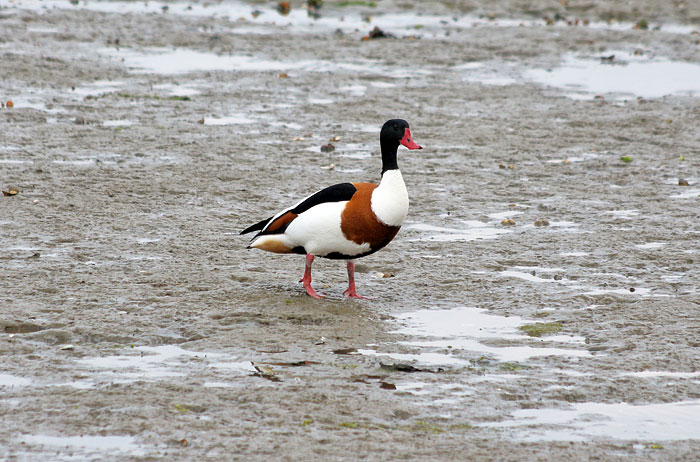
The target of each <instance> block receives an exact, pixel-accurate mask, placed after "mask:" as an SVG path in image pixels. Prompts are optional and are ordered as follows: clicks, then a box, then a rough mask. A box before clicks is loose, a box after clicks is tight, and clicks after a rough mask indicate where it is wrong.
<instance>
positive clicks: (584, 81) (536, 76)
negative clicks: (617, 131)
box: [524, 52, 700, 99]
mask: <svg viewBox="0 0 700 462" xmlns="http://www.w3.org/2000/svg"><path fill="white" fill-rule="evenodd" d="M605 55H606V56H608V57H609V56H613V55H614V56H615V59H614V60H613V61H611V62H609V61H605V60H601V58H600V57H595V58H581V57H578V56H574V55H566V56H564V59H563V62H562V64H561V65H560V66H559V67H555V68H554V69H530V70H526V71H525V72H524V76H525V77H526V78H527V79H529V80H532V81H534V82H536V83H539V84H541V85H546V86H549V87H555V88H559V89H562V90H564V91H566V95H567V96H569V97H571V98H575V99H589V98H591V96H592V95H598V94H604V95H608V94H609V95H612V96H613V97H614V98H616V99H625V98H630V97H641V98H660V97H662V96H666V95H685V96H697V95H700V65H698V64H694V63H686V62H679V61H671V60H669V59H665V58H654V57H647V56H644V55H641V56H635V55H633V54H630V53H626V52H606V53H605ZM640 76H644V77H643V78H640Z"/></svg>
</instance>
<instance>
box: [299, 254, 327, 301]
mask: <svg viewBox="0 0 700 462" xmlns="http://www.w3.org/2000/svg"><path fill="white" fill-rule="evenodd" d="M313 262H314V256H313V255H311V254H309V253H307V254H306V267H305V268H304V277H303V278H301V281H299V282H303V283H304V289H306V293H307V294H309V295H310V296H312V297H313V298H315V299H316V300H318V299H320V298H321V297H323V294H317V293H316V291H315V290H314V288H313V287H311V264H312V263H313Z"/></svg>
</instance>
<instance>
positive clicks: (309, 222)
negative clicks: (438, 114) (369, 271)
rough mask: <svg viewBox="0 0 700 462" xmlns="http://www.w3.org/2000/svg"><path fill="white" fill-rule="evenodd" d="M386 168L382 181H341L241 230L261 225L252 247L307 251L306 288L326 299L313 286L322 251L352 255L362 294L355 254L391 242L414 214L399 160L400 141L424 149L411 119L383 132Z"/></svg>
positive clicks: (352, 292) (351, 284)
mask: <svg viewBox="0 0 700 462" xmlns="http://www.w3.org/2000/svg"><path fill="white" fill-rule="evenodd" d="M379 141H380V145H381V152H382V173H381V181H380V182H379V184H378V185H377V184H373V183H339V184H336V185H333V186H329V187H327V188H325V189H322V190H320V191H318V192H316V193H314V194H311V195H310V196H308V197H306V198H304V199H302V200H301V201H299V202H298V203H296V204H295V205H293V206H291V207H289V208H286V209H284V210H282V211H280V212H278V213H277V214H275V215H273V216H271V217H270V218H266V219H264V220H262V221H260V222H258V223H255V224H254V225H251V226H249V227H248V228H246V229H244V230H243V231H241V233H240V234H247V233H252V232H254V231H257V234H255V236H253V238H252V240H251V241H250V244H249V245H248V247H247V248H249V249H250V248H254V249H260V250H265V251H268V252H274V253H282V254H286V253H292V254H301V255H306V264H305V267H304V276H303V277H302V278H301V280H300V281H299V282H302V283H303V285H304V289H305V290H306V293H307V294H308V295H309V296H311V297H313V298H315V299H320V298H322V297H323V296H325V294H319V293H318V292H316V291H315V290H314V288H313V287H312V286H311V265H312V263H313V261H314V259H315V258H316V257H321V258H329V259H334V260H347V272H348V288H347V289H346V290H345V291H344V292H343V295H345V296H346V297H348V298H369V297H364V296H362V295H359V294H358V293H357V289H356V286H355V260H356V259H357V258H361V257H365V256H367V255H371V254H373V253H374V252H376V251H378V250H380V249H382V248H383V247H385V246H386V245H387V244H389V242H391V240H392V239H394V237H395V236H396V234H397V233H398V232H399V229H400V228H401V225H402V224H403V222H404V219H405V218H406V215H407V214H408V205H409V201H408V191H407V190H406V184H405V183H404V180H403V176H402V175H401V171H400V170H399V166H398V163H397V159H396V156H397V151H398V148H399V146H400V145H403V146H405V147H406V148H408V149H410V150H413V149H423V147H422V146H420V145H418V144H417V143H416V142H415V141H414V140H413V138H412V136H411V129H410V127H409V124H408V122H406V121H405V120H403V119H391V120H388V121H387V122H385V123H384V125H383V126H382V128H381V131H380V134H379Z"/></svg>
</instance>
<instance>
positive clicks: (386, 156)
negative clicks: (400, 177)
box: [379, 119, 423, 173]
mask: <svg viewBox="0 0 700 462" xmlns="http://www.w3.org/2000/svg"><path fill="white" fill-rule="evenodd" d="M379 141H380V142H381V145H382V173H384V172H386V171H387V170H392V169H397V168H399V167H398V164H397V163H396V150H397V149H398V148H399V145H400V144H402V145H404V146H406V147H407V148H408V149H423V147H422V146H419V145H418V144H416V142H415V141H413V137H412V136H411V129H410V128H409V126H408V122H406V121H405V120H403V119H391V120H387V121H386V122H385V123H384V126H383V127H382V131H381V133H380V134H379Z"/></svg>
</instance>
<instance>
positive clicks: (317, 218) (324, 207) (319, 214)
mask: <svg viewBox="0 0 700 462" xmlns="http://www.w3.org/2000/svg"><path fill="white" fill-rule="evenodd" d="M347 203H348V201H343V202H325V203H323V204H319V205H316V206H314V207H311V208H310V209H309V210H307V211H306V212H304V213H302V214H301V215H299V216H298V217H296V218H295V219H294V221H292V222H291V223H290V224H289V226H288V227H287V230H286V231H285V232H284V236H285V238H287V239H288V241H289V242H290V247H296V246H303V247H304V248H305V249H306V251H307V252H308V253H310V254H312V255H316V256H319V257H322V256H325V255H328V254H329V253H331V252H339V253H342V254H344V255H358V254H361V253H364V252H367V251H369V244H362V245H358V244H355V243H354V242H352V241H349V240H347V239H346V238H345V236H343V232H342V231H341V229H340V214H341V213H342V212H343V209H344V208H345V204H347Z"/></svg>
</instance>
